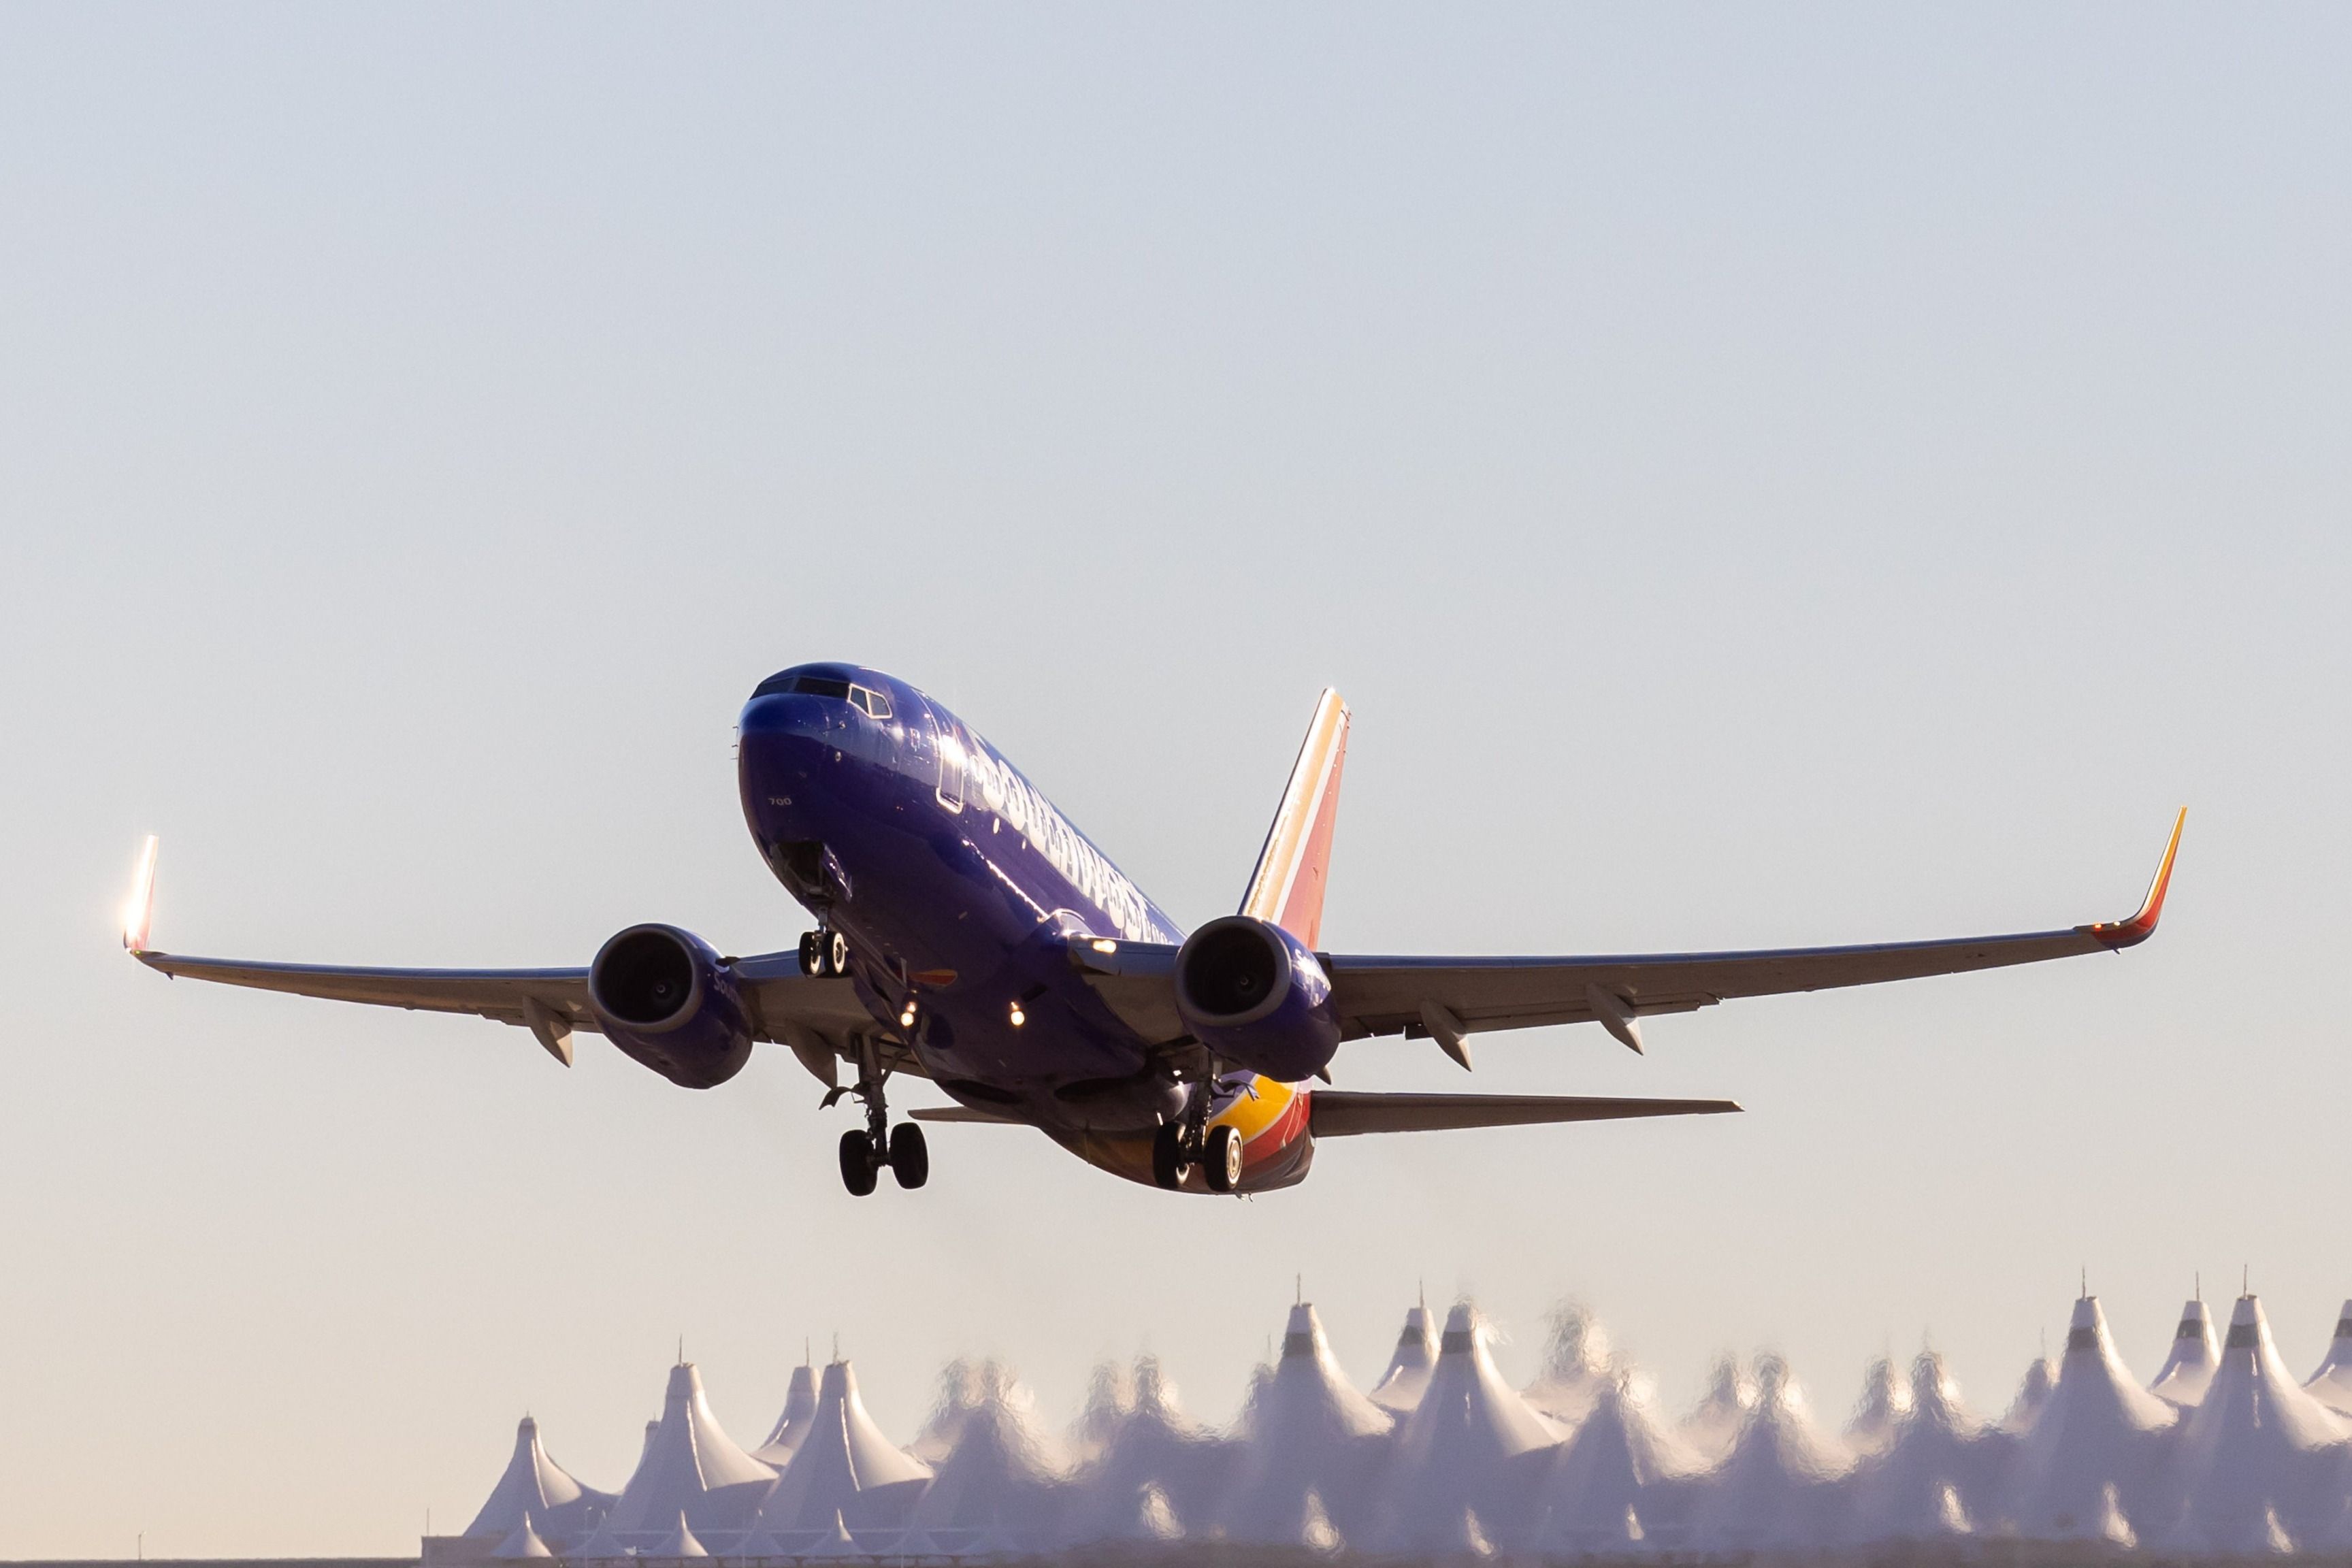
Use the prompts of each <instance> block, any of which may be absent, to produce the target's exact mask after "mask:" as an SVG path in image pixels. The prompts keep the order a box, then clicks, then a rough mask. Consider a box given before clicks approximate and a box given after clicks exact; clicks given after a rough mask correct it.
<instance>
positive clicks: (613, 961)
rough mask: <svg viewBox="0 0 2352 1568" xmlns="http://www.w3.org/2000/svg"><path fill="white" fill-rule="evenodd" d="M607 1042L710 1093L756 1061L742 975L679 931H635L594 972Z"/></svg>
mask: <svg viewBox="0 0 2352 1568" xmlns="http://www.w3.org/2000/svg"><path fill="white" fill-rule="evenodd" d="M588 1001H589V1004H590V1005H592V1006H593V1007H594V1008H595V1009H596V1018H597V1021H598V1022H599V1023H601V1024H603V1025H604V1037H605V1038H606V1039H609V1040H611V1041H612V1042H613V1043H614V1045H616V1046H618V1047H620V1048H621V1049H622V1051H623V1052H625V1054H626V1055H627V1056H628V1057H629V1058H631V1059H633V1060H635V1061H640V1062H643V1063H644V1064H645V1065H646V1066H647V1067H649V1068H653V1069H654V1071H656V1072H657V1073H659V1074H661V1075H662V1077H664V1078H666V1079H669V1080H670V1082H672V1083H674V1084H677V1085H678V1086H679V1087H681V1088H684V1089H710V1088H713V1087H715V1086H717V1085H719V1084H722V1083H725V1082H726V1081H727V1080H728V1079H730V1078H733V1077H734V1076H735V1075H736V1074H737V1073H739V1072H741V1071H742V1070H743V1064H744V1063H745V1062H748V1061H750V1060H751V1024H750V1022H749V1021H748V1020H747V1018H746V1016H745V1015H744V1011H743V999H742V997H741V996H740V994H737V992H736V990H735V979H734V976H733V975H731V974H730V973H728V971H727V966H726V965H725V964H723V963H720V962H719V954H718V953H717V952H713V951H712V950H711V947H710V945H709V943H708V942H704V941H703V940H702V939H701V938H700V937H698V936H696V935H694V934H693V933H692V932H691V931H680V930H678V929H677V927H676V926H666V925H641V926H631V927H630V928H629V929H628V930H626V931H623V932H621V933H620V934H619V935H618V936H615V937H614V938H613V940H612V941H610V942H606V943H605V944H604V946H603V947H601V948H599V949H598V950H597V952H596V959H595V962H594V963H591V964H590V965H589V966H588Z"/></svg>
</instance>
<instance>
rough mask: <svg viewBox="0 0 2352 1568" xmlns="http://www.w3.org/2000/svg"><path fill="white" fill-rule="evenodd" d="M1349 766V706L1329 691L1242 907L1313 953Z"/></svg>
mask: <svg viewBox="0 0 2352 1568" xmlns="http://www.w3.org/2000/svg"><path fill="white" fill-rule="evenodd" d="M1347 760H1348V705H1347V703H1345V702H1343V701H1341V700H1340V699H1339V693H1338V692H1337V691H1334V690H1332V689H1329V688H1328V687H1327V688H1325V689H1324V692H1323V700H1321V701H1320V702H1318V703H1317V704H1316V705H1315V721H1314V722H1313V723H1312V724H1310V725H1308V726H1307V742H1306V743H1305V744H1304V745H1302V746H1300V747H1299V748H1298V762H1297V765H1296V766H1294V767H1293V768H1292V769H1291V770H1290V785H1289V787H1288V788H1286V789H1285V790H1284V791H1283V792H1282V805H1281V808H1280V809H1279V810H1277V811H1276V813H1275V814H1274V826H1272V827H1271V828H1268V829H1267V830H1266V835H1265V848H1263V849H1261V850H1259V851H1258V857H1257V870H1256V872H1255V874H1254V875H1252V876H1251V878H1250V885H1249V892H1248V894H1247V896H1245V897H1244V899H1243V900H1242V907H1241V912H1242V913H1243V914H1245V915H1249V916H1251V917H1253V918H1255V919H1257V920H1262V921H1267V922H1268V923H1270V924H1273V925H1278V926H1280V927H1281V928H1282V929H1283V930H1285V931H1288V932H1289V933H1290V934H1291V935H1293V936H1295V937H1297V939H1298V940H1299V941H1300V942H1304V943H1306V944H1307V946H1308V947H1310V948H1315V947H1319V946H1321V945H1322V935H1323V891H1324V889H1325V887H1326V886H1327V885H1328V883H1329V881H1330V872H1331V829H1332V826H1333V824H1335V823H1336V822H1337V821H1338V820H1339V772H1340V769H1341V768H1342V766H1344V765H1345V763H1347Z"/></svg>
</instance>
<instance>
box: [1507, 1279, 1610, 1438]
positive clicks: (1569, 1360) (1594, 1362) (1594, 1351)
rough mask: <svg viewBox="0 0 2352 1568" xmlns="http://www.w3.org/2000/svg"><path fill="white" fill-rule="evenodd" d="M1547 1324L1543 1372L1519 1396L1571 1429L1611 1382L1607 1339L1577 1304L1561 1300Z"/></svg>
mask: <svg viewBox="0 0 2352 1568" xmlns="http://www.w3.org/2000/svg"><path fill="white" fill-rule="evenodd" d="M1549 1323H1550V1330H1551V1331H1550V1334H1549V1337H1548V1338H1547V1340H1546V1341H1545V1344H1544V1363H1543V1371H1541V1372H1540V1373H1537V1374H1536V1380H1535V1381H1534V1382H1533V1383H1530V1384H1528V1385H1527V1387H1526V1388H1524V1389H1522V1390H1520V1393H1521V1394H1524V1395H1525V1396H1526V1399H1527V1402H1528V1404H1529V1405H1534V1406H1535V1407H1536V1408H1537V1409H1538V1410H1540V1411H1542V1412H1543V1413H1544V1414H1545V1415H1549V1416H1550V1417H1551V1418H1552V1419H1553V1420H1554V1421H1557V1422H1559V1424H1560V1425H1561V1426H1563V1427H1568V1426H1575V1425H1576V1424H1577V1423H1578V1422H1580V1421H1581V1420H1583V1419H1584V1413H1585V1412H1586V1411H1588V1410H1590V1409H1591V1408H1592V1402H1593V1401H1594V1400H1596V1399H1598V1398H1600V1397H1601V1390H1602V1389H1603V1388H1606V1387H1608V1386H1609V1384H1610V1383H1611V1382H1612V1373H1611V1371H1610V1367H1609V1336H1608V1334H1607V1333H1606V1332H1605V1331H1603V1330H1602V1329H1601V1320H1600V1319H1598V1318H1596V1317H1594V1316H1593V1315H1592V1310H1591V1308H1589V1307H1587V1306H1585V1305H1584V1303H1582V1302H1581V1301H1562V1302H1561V1303H1560V1304H1559V1306H1557V1307H1554V1308H1553V1309H1552V1310H1551V1317H1550V1319H1549Z"/></svg>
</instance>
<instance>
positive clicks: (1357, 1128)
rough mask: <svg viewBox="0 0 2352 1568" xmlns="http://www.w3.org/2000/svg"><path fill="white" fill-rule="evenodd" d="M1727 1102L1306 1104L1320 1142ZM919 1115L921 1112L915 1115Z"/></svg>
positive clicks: (1456, 1098) (1339, 1095) (1342, 1096)
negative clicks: (1360, 1134)
mask: <svg viewBox="0 0 2352 1568" xmlns="http://www.w3.org/2000/svg"><path fill="white" fill-rule="evenodd" d="M1738 1109H1739V1105H1738V1102H1737V1101H1735V1100H1607V1099H1601V1098H1599V1097H1596V1096H1592V1095H1582V1094H1358V1093H1353V1092H1350V1091H1349V1090H1347V1089H1317V1090H1316V1091H1315V1093H1314V1094H1313V1096H1312V1097H1311V1098H1309V1099H1308V1100H1307V1126H1308V1127H1309V1128H1310V1129H1312V1131H1314V1133H1315V1136H1316V1137H1318V1138H1345V1137H1348V1136H1350V1135H1351V1134H1354V1133H1358V1132H1437V1131H1445V1130H1448V1129H1452V1128H1459V1127H1527V1126H1532V1125H1535V1124H1536V1123H1538V1122H1546V1121H1621V1120H1622V1119H1624V1118H1626V1117H1632V1116H1715V1115H1720V1114H1722V1113H1724V1112H1726V1111H1734V1110H1738ZM917 1114H918V1115H919V1114H921V1113H920V1112H917Z"/></svg>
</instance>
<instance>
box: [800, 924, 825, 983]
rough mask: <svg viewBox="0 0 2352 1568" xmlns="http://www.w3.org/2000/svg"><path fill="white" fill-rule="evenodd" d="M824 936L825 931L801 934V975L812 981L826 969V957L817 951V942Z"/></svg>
mask: <svg viewBox="0 0 2352 1568" xmlns="http://www.w3.org/2000/svg"><path fill="white" fill-rule="evenodd" d="M823 936H824V932H823V931H803V932H801V973H803V974H805V975H807V976H808V977H809V978H810V979H812V980H814V979H815V978H816V977H817V975H818V974H820V973H823V972H824V954H822V953H821V952H818V951H817V942H818V941H819V940H820V939H821V938H822V937H823Z"/></svg>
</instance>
